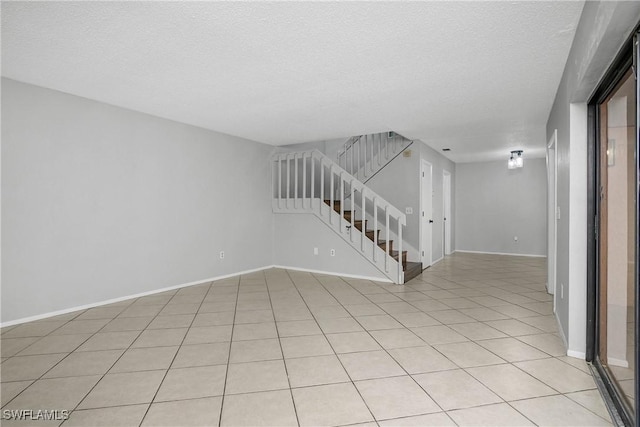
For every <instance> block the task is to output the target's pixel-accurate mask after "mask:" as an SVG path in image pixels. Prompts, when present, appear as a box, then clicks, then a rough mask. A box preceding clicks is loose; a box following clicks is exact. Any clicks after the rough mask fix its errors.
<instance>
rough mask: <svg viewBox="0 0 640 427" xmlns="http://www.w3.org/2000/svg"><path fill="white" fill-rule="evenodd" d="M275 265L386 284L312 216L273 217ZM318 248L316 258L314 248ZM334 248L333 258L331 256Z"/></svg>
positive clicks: (374, 270)
mask: <svg viewBox="0 0 640 427" xmlns="http://www.w3.org/2000/svg"><path fill="white" fill-rule="evenodd" d="M274 236H275V238H274V240H273V253H274V256H273V258H274V264H275V265H277V266H282V267H294V268H303V269H308V270H316V271H323V272H327V273H336V274H340V275H343V276H347V275H352V276H358V277H364V278H373V279H378V280H382V281H388V279H387V278H386V277H384V276H383V275H382V273H380V272H379V271H378V269H377V268H376V267H374V266H373V265H372V264H370V263H369V261H367V260H366V259H365V258H364V257H362V256H361V255H360V254H359V253H358V251H357V250H355V249H354V248H353V247H352V246H350V245H349V244H348V243H347V242H345V241H344V240H342V238H341V237H340V236H339V235H338V234H336V233H335V232H334V231H333V230H331V229H330V228H329V227H328V226H327V225H326V224H324V223H323V222H322V221H321V220H320V219H318V218H316V217H315V216H314V215H305V214H276V215H274ZM314 248H318V255H314V253H313V249H314ZM331 249H335V250H336V255H335V256H330V250H331Z"/></svg>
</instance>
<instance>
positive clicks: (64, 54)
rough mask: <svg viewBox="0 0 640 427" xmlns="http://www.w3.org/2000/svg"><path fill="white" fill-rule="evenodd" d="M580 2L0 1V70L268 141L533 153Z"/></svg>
mask: <svg viewBox="0 0 640 427" xmlns="http://www.w3.org/2000/svg"><path fill="white" fill-rule="evenodd" d="M582 7H583V2H559V1H552V2H539V1H533V2H523V1H516V2H484V1H481V2H448V1H447V2H274V3H272V2H175V3H172V2H42V3H40V2H2V74H3V76H6V77H9V78H13V79H16V80H20V81H24V82H28V83H32V84H36V85H40V86H44V87H48V88H52V89H56V90H60V91H63V92H68V93H72V94H75V95H79V96H83V97H87V98H91V99H96V100H99V101H103V102H107V103H110V104H114V105H118V106H122V107H125V108H130V109H133V110H138V111H143V112H146V113H150V114H154V115H157V116H160V117H165V118H168V119H172V120H177V121H180V122H184V123H189V124H193V125H197V126H201V127H204V128H208V129H213V130H216V131H219V132H224V133H228V134H232V135H237V136H241V137H245V138H249V139H253V140H256V141H260V142H265V143H268V144H272V145H284V144H291V143H296V142H305V141H315V140H325V139H332V138H341V137H348V136H350V135H356V134H363V133H373V132H378V131H385V130H395V131H397V132H399V133H401V134H403V135H405V136H407V137H409V138H412V139H421V140H423V141H425V142H426V143H427V144H429V145H431V146H432V147H434V148H435V149H438V150H440V149H441V148H444V147H449V148H451V149H452V151H451V152H450V153H448V154H447V156H448V157H449V158H451V159H452V160H454V161H460V162H466V161H476V160H489V159H495V158H506V157H507V154H508V152H509V151H510V150H511V149H516V148H518V149H520V148H522V149H524V150H525V156H526V155H527V154H529V155H536V154H537V155H540V154H541V153H542V152H543V151H544V145H545V142H546V138H545V123H546V120H547V116H548V114H549V111H550V109H551V105H552V102H553V98H554V96H555V93H556V89H557V87H558V84H559V82H560V78H561V75H562V71H563V69H564V65H565V62H566V58H567V55H568V52H569V49H570V46H571V43H572V40H573V36H574V33H575V28H576V26H577V23H578V20H579V17H580V13H581V11H582Z"/></svg>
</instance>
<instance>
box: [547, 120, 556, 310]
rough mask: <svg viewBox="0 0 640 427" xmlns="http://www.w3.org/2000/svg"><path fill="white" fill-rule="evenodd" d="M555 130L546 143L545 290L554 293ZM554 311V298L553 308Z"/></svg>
mask: <svg viewBox="0 0 640 427" xmlns="http://www.w3.org/2000/svg"><path fill="white" fill-rule="evenodd" d="M557 132H558V131H557V130H556V131H554V133H553V136H552V137H551V139H550V140H549V143H548V144H547V292H549V293H550V294H552V295H553V294H555V293H556V257H557V254H556V253H557V230H558V196H557V191H558V177H557V173H558V158H557V153H556V139H557ZM553 311H554V312H555V298H554V310H553Z"/></svg>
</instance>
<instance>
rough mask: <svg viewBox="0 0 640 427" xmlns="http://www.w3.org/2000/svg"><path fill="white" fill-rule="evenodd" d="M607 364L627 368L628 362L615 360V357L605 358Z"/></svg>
mask: <svg viewBox="0 0 640 427" xmlns="http://www.w3.org/2000/svg"><path fill="white" fill-rule="evenodd" d="M607 363H608V364H609V365H613V366H619V367H621V368H628V367H629V362H628V361H627V360H622V359H616V358H615V357H609V356H607Z"/></svg>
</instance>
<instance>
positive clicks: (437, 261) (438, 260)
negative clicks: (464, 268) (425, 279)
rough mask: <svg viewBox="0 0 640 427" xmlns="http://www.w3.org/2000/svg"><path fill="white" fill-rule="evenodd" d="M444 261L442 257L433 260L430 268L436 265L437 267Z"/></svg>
mask: <svg viewBox="0 0 640 427" xmlns="http://www.w3.org/2000/svg"><path fill="white" fill-rule="evenodd" d="M443 259H444V257H443V256H441V257H440V258H438V259H436V260H431V265H430V266H429V267H432V266H434V265H436V264H437V263H439V262H440V261H442V260H443Z"/></svg>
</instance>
